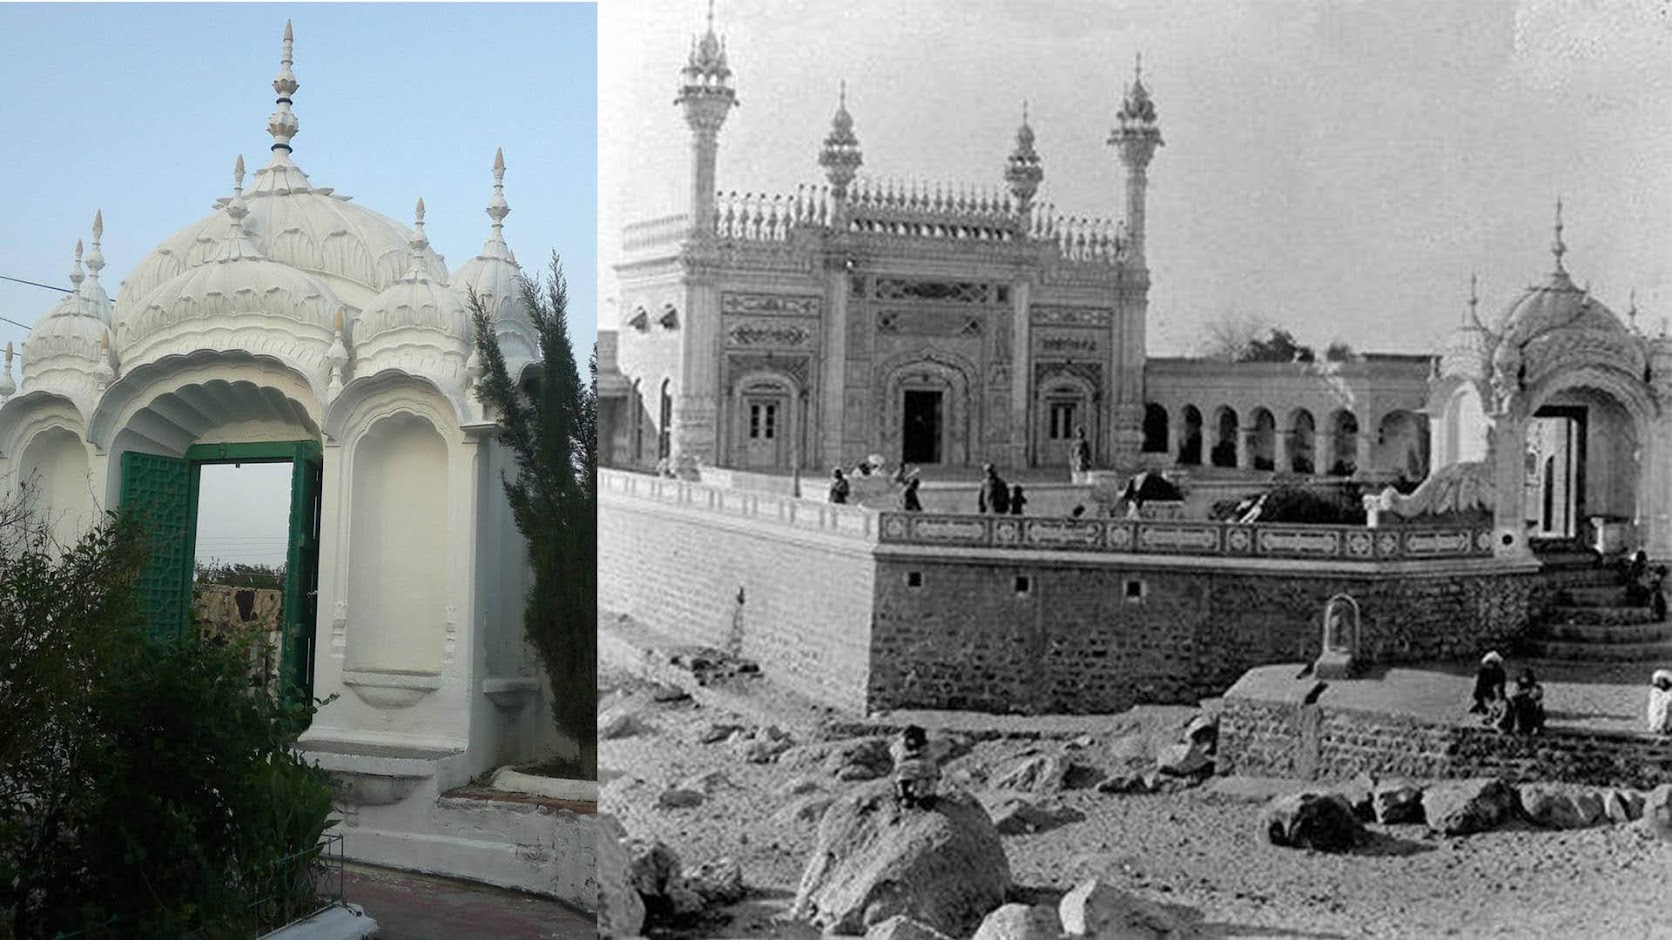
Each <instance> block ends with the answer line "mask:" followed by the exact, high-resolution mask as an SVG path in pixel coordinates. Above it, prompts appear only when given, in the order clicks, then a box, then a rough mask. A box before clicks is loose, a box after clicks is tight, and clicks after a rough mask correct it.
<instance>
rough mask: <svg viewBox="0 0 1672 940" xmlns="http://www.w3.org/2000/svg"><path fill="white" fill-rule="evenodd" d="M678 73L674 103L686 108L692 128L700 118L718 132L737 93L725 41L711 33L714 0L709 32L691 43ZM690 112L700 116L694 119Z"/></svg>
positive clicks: (709, 6) (709, 19)
mask: <svg viewBox="0 0 1672 940" xmlns="http://www.w3.org/2000/svg"><path fill="white" fill-rule="evenodd" d="M679 74H680V77H681V79H682V83H681V86H680V89H679V98H678V99H677V100H676V101H675V103H676V104H681V105H684V106H685V116H686V119H687V120H688V121H691V122H692V126H693V127H695V126H696V122H697V120H698V118H699V117H700V119H701V120H702V121H703V122H704V123H707V122H710V121H711V122H712V123H713V125H714V129H715V130H718V129H719V125H720V123H721V122H723V121H724V120H725V119H726V112H728V111H730V110H731V108H732V106H733V105H735V104H736V103H737V93H736V92H735V91H733V90H732V87H731V75H732V72H731V66H729V65H728V64H727V63H726V44H725V40H723V39H721V38H720V37H719V36H717V35H715V33H714V0H708V29H707V31H706V32H704V33H703V35H702V38H700V39H696V38H693V39H692V40H691V54H690V56H689V57H687V58H686V60H685V68H683V69H681V70H680V73H679ZM693 110H695V111H698V112H701V113H700V115H695V116H694V115H693Z"/></svg>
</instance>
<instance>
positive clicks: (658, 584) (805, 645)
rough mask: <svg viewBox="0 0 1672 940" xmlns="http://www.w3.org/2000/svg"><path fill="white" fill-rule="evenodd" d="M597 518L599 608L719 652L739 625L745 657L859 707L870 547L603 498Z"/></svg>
mask: <svg viewBox="0 0 1672 940" xmlns="http://www.w3.org/2000/svg"><path fill="white" fill-rule="evenodd" d="M598 522H599V526H600V529H601V536H602V537H601V538H599V540H598V603H599V606H600V607H602V608H603V609H604V610H605V611H613V612H617V613H624V614H628V615H630V616H632V617H633V618H634V619H635V620H637V621H639V622H640V623H643V624H644V625H646V626H648V627H650V628H651V629H653V630H655V631H656V632H658V633H661V634H663V635H665V636H668V637H671V638H675V639H678V640H679V641H680V642H684V643H690V644H693V645H698V644H700V645H705V646H714V647H720V648H724V647H725V646H726V645H727V642H728V639H729V637H731V636H732V635H733V631H734V630H738V629H740V630H741V634H742V637H743V653H744V655H745V656H748V657H750V658H752V659H754V660H756V661H757V662H759V663H760V664H761V668H762V669H763V670H764V671H765V672H767V673H768V674H769V675H773V676H774V677H776V678H777V679H779V680H780V681H783V680H788V681H789V684H791V685H792V686H793V687H796V688H799V689H802V690H804V691H806V692H808V693H809V694H810V695H812V696H814V697H817V698H819V699H820V700H822V701H826V702H828V703H829V704H831V705H833V706H836V707H839V708H842V709H844V710H846V711H849V712H852V713H863V712H864V711H865V708H866V702H865V675H866V671H867V668H868V655H869V647H870V624H871V602H872V581H873V567H872V563H871V558H870V551H869V549H870V546H869V545H868V544H867V543H865V542H863V541H859V540H850V539H842V538H837V537H833V536H830V535H827V534H824V533H819V532H806V531H799V530H796V529H792V528H788V527H786V526H784V525H781V524H778V523H775V522H772V521H767V520H759V519H744V518H736V517H731V516H724V515H718V514H705V513H702V512H700V511H697V510H692V509H687V508H683V507H678V506H670V505H663V504H658V503H654V502H649V501H645V500H630V499H612V498H609V496H608V494H606V498H605V499H604V500H602V501H601V502H600V505H599V508H598ZM739 590H741V591H742V594H743V602H742V604H739V603H738V592H739Z"/></svg>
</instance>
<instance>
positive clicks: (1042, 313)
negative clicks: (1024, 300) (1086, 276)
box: [1028, 305, 1115, 329]
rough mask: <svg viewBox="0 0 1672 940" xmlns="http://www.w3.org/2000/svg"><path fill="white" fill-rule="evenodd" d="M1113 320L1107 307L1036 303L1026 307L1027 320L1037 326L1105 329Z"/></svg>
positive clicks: (1112, 315) (1111, 312)
mask: <svg viewBox="0 0 1672 940" xmlns="http://www.w3.org/2000/svg"><path fill="white" fill-rule="evenodd" d="M1114 320H1115V314H1114V311H1112V310H1110V309H1109V308H1108V307H1064V306H1056V305H1036V306H1033V307H1029V308H1028V322H1030V323H1033V324H1035V325H1037V326H1078V327H1094V328H1098V329H1107V328H1108V326H1109V324H1111V323H1113V322H1114Z"/></svg>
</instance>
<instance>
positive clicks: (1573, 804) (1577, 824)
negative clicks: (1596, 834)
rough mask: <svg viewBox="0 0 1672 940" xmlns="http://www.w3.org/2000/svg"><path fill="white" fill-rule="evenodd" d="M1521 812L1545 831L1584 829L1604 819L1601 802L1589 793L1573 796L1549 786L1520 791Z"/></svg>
mask: <svg viewBox="0 0 1672 940" xmlns="http://www.w3.org/2000/svg"><path fill="white" fill-rule="evenodd" d="M1519 796H1520V805H1521V812H1522V813H1523V814H1525V815H1526V817H1527V818H1528V819H1529V820H1531V821H1532V822H1534V823H1536V824H1537V825H1540V826H1543V827H1545V828H1546V829H1584V828H1586V827H1589V826H1594V825H1596V823H1597V821H1598V820H1600V819H1604V818H1606V817H1605V815H1604V812H1603V807H1602V798H1601V797H1599V796H1597V795H1596V794H1595V793H1594V792H1591V791H1588V790H1587V791H1582V792H1575V791H1573V790H1569V789H1566V788H1563V787H1555V786H1550V785H1548V784H1540V783H1528V784H1522V786H1521V788H1520V793H1519Z"/></svg>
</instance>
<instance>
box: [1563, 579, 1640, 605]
mask: <svg viewBox="0 0 1672 940" xmlns="http://www.w3.org/2000/svg"><path fill="white" fill-rule="evenodd" d="M1626 593H1627V591H1626V588H1625V585H1623V584H1599V585H1594V586H1588V587H1571V588H1565V589H1563V590H1562V592H1561V595H1560V596H1561V599H1562V603H1563V604H1565V605H1567V606H1569V607H1625V606H1627V605H1626Z"/></svg>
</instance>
